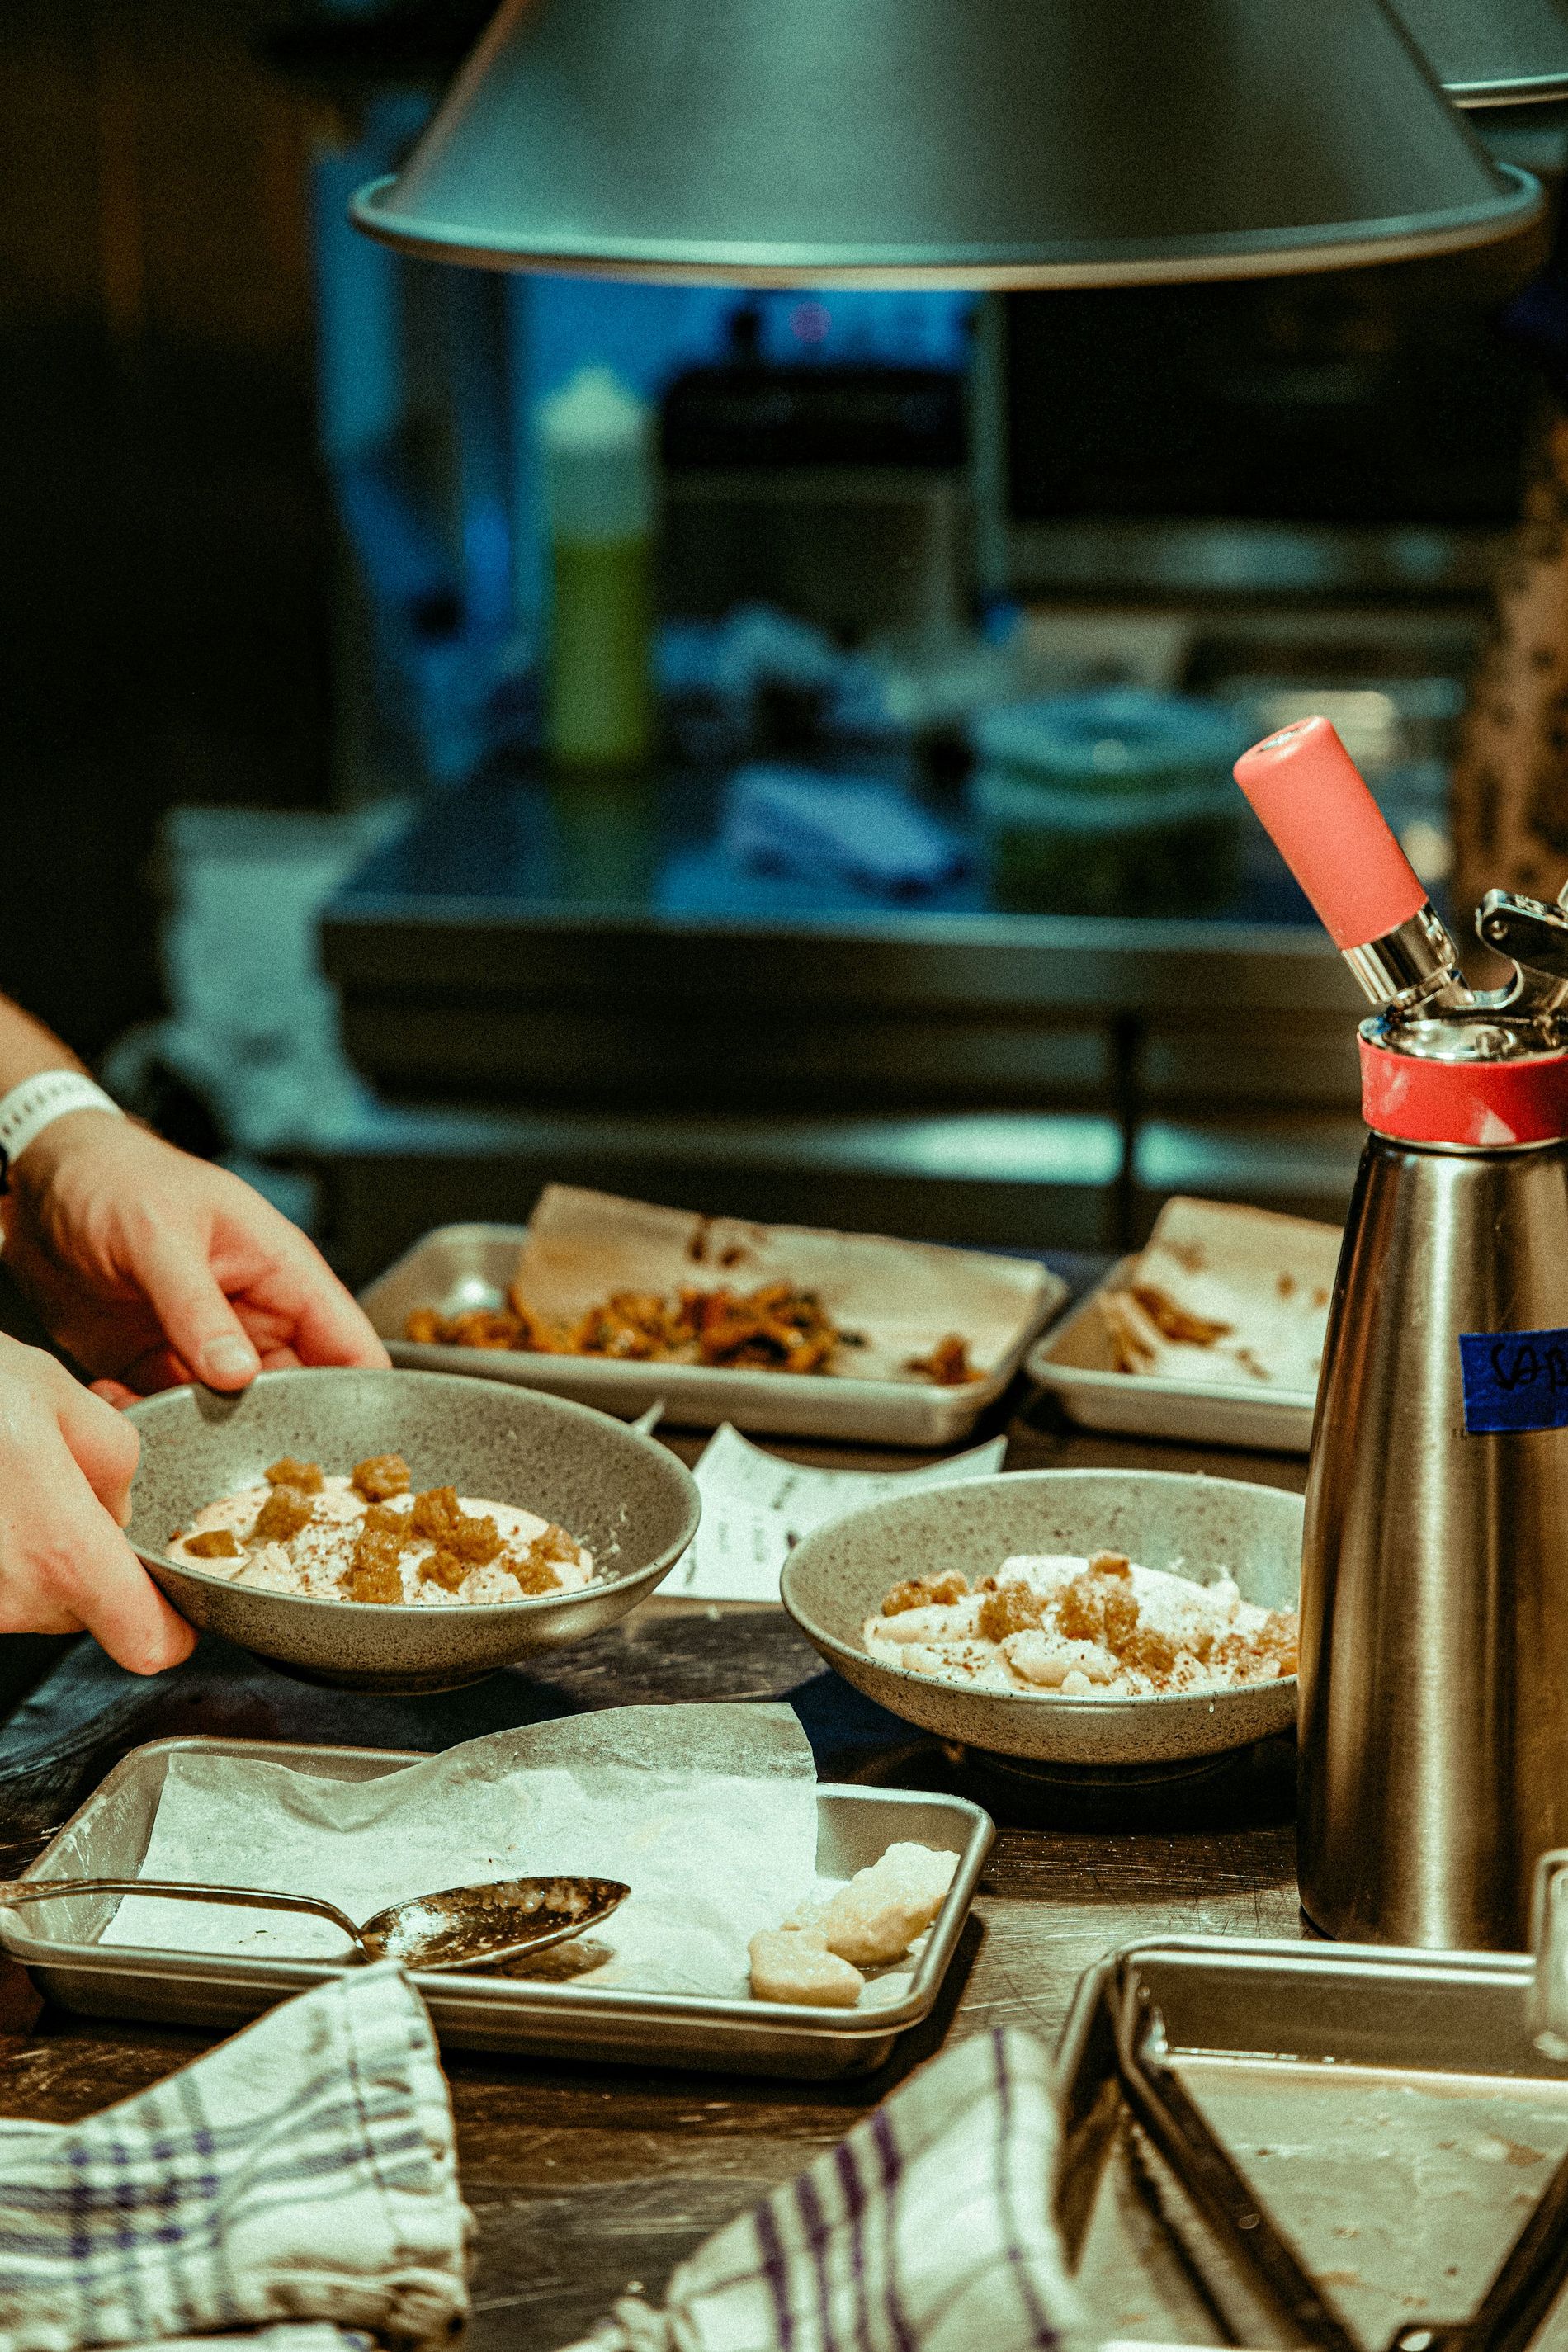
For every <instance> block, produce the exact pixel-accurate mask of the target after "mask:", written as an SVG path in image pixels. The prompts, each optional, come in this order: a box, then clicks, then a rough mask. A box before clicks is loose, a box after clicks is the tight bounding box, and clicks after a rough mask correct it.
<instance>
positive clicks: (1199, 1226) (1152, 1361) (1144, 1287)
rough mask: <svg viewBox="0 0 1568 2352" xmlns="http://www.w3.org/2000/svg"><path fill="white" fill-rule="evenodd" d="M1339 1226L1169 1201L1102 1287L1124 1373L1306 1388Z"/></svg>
mask: <svg viewBox="0 0 1568 2352" xmlns="http://www.w3.org/2000/svg"><path fill="white" fill-rule="evenodd" d="M1339 1244H1340V1236H1339V1234H1338V1233H1337V1231H1336V1230H1335V1228H1334V1227H1333V1226H1331V1225H1319V1224H1314V1223H1310V1222H1309V1221H1308V1220H1307V1219H1306V1218H1303V1217H1282V1216H1279V1215H1276V1214H1275V1213H1272V1212H1271V1211H1268V1210H1263V1209H1246V1208H1237V1207H1233V1206H1230V1205H1228V1204H1226V1203H1225V1202H1216V1201H1187V1200H1173V1201H1168V1202H1166V1204H1165V1206H1164V1208H1163V1211H1162V1212H1161V1214H1160V1219H1159V1222H1158V1223H1157V1224H1156V1225H1155V1227H1154V1231H1153V1233H1152V1235H1151V1237H1150V1240H1149V1244H1148V1246H1147V1248H1146V1249H1144V1250H1143V1252H1142V1255H1140V1256H1139V1257H1138V1258H1137V1259H1135V1260H1134V1261H1133V1263H1132V1265H1131V1266H1130V1267H1129V1268H1128V1269H1127V1271H1126V1273H1125V1274H1124V1275H1123V1276H1122V1278H1121V1281H1120V1282H1118V1283H1116V1284H1114V1285H1112V1286H1110V1287H1109V1288H1107V1289H1105V1290H1104V1291H1102V1292H1101V1293H1100V1318H1101V1320H1102V1322H1103V1324H1104V1327H1105V1331H1106V1335H1107V1338H1108V1339H1109V1342H1110V1358H1111V1362H1112V1364H1113V1365H1114V1367H1115V1369H1116V1370H1118V1371H1119V1372H1137V1373H1143V1374H1153V1375H1154V1376H1156V1377H1157V1378H1160V1379H1163V1380H1174V1381H1183V1382H1190V1381H1199V1382H1202V1383H1204V1384H1205V1385H1208V1386H1213V1385H1215V1384H1220V1385H1225V1386H1230V1387H1237V1388H1247V1387H1251V1386H1253V1385H1256V1384H1263V1385H1268V1386H1273V1387H1277V1388H1286V1389H1293V1390H1296V1391H1301V1392H1304V1393H1306V1394H1308V1395H1310V1393H1311V1392H1312V1391H1313V1390H1314V1389H1315V1388H1316V1387H1317V1384H1318V1371H1319V1367H1320V1365H1321V1361H1322V1355H1323V1342H1324V1338H1325V1335H1326V1332H1327V1328H1328V1317H1329V1297H1330V1294H1331V1289H1332V1286H1333V1277H1334V1264H1335V1260H1336V1257H1337V1255H1338V1252H1339Z"/></svg>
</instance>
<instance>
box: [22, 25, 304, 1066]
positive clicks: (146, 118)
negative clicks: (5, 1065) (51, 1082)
mask: <svg viewBox="0 0 1568 2352" xmlns="http://www.w3.org/2000/svg"><path fill="white" fill-rule="evenodd" d="M257 16H258V11H255V10H253V9H251V8H248V7H247V6H245V5H237V0H5V5H3V6H0V434H3V436H4V437H3V442H0V448H3V452H4V455H3V457H0V812H3V817H4V837H3V843H0V989H5V990H6V991H8V992H12V993H14V994H16V995H17V996H19V997H21V998H22V999H24V1000H25V1001H26V1002H27V1003H30V1004H31V1005H32V1006H34V1007H35V1008H36V1009H37V1011H38V1012H39V1013H42V1014H43V1015H44V1016H45V1017H46V1018H47V1019H48V1020H50V1021H52V1022H53V1023H54V1024H56V1025H57V1026H58V1028H60V1029H61V1030H62V1031H64V1033H65V1034H67V1035H68V1037H69V1038H70V1040H71V1042H72V1043H73V1044H74V1045H77V1046H78V1047H79V1048H80V1049H81V1050H82V1051H84V1052H86V1053H88V1054H92V1053H95V1052H96V1051H98V1050H99V1049H100V1047H101V1046H102V1045H105V1044H106V1043H107V1042H108V1041H109V1040H110V1038H111V1037H112V1036H113V1035H115V1034H117V1032H118V1031H120V1030H121V1029H122V1028H123V1027H124V1026H125V1025H126V1024H127V1023H129V1022H130V1021H132V1020H134V1019H137V1018H139V1017H141V1016H142V1015H143V1014H145V1013H149V1012H152V1011H154V1010H156V1009H157V1006H158V1003H159V984H158V977H157V966H156V956H155V947H154V939H153V924H154V919H155V909H154V903H153V898H152V895H151V890H150V886H149V874H148V866H149V857H150V853H151V850H152V847H153V841H154V838H155V833H156V826H157V822H158V818H159V815H160V814H161V813H162V811H163V809H164V808H166V807H167V806H169V805H170V804H171V803H174V802H192V801H195V802H208V803H225V802H243V803H252V804H257V803H260V804H272V805H275V806H300V805H312V804H315V803H319V802H320V801H321V799H322V797H323V796H324V793H325V790H326V777H327V750H328V736H329V722H330V698H329V691H328V630H327V589H328V573H329V566H330V554H329V548H330V541H329V537H328V531H327V522H326V505H325V499H324V497H323V493H322V489H321V482H320V480H319V478H318V473H317V467H316V462H315V457H314V451H313V438H312V415H311V335H310V266H309V251H308V241H307V203H308V196H307V187H308V182H307V172H308V163H309V155H310V146H311V142H312V139H313V138H315V137H319V136H331V134H332V125H331V121H330V120H328V119H327V117H326V116H325V114H324V113H323V112H322V111H321V108H320V106H319V102H312V101H311V100H308V99H307V98H306V97H305V96H303V95H302V94H300V93H298V92H296V91H294V90H292V89H290V88H289V87H288V86H287V85H285V84H283V83H281V82H279V80H278V79H275V78H274V77H272V76H271V75H269V74H268V71H267V70H266V69H265V68H263V67H262V66H261V65H260V64H259V63H258V62H257V61H256V60H255V59H254V58H253V57H252V54H251V51H250V47H249V44H250V40H251V38H252V36H253V34H254V30H255V26H256V22H257Z"/></svg>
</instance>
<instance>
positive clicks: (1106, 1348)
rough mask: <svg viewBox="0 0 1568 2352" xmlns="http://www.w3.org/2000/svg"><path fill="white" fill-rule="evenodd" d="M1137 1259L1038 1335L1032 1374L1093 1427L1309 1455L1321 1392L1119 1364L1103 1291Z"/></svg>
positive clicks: (1029, 1359) (1030, 1358)
mask: <svg viewBox="0 0 1568 2352" xmlns="http://www.w3.org/2000/svg"><path fill="white" fill-rule="evenodd" d="M1136 1263H1137V1261H1136V1259H1134V1258H1131V1257H1126V1258H1123V1259H1122V1260H1121V1264H1120V1265H1116V1266H1113V1267H1112V1269H1111V1271H1110V1274H1108V1275H1107V1276H1106V1277H1105V1280H1104V1281H1103V1282H1102V1283H1099V1284H1097V1285H1096V1286H1095V1288H1094V1289H1093V1290H1091V1291H1090V1292H1089V1296H1088V1297H1087V1298H1085V1299H1082V1300H1081V1301H1080V1302H1079V1305H1078V1306H1077V1307H1075V1308H1074V1310H1073V1312H1072V1313H1071V1314H1070V1315H1069V1316H1068V1317H1067V1318H1065V1319H1064V1320H1063V1321H1062V1322H1061V1323H1060V1324H1058V1326H1057V1328H1056V1329H1055V1330H1053V1331H1051V1332H1049V1333H1048V1334H1047V1336H1046V1337H1045V1338H1044V1339H1037V1341H1036V1343H1035V1345H1034V1346H1033V1347H1032V1348H1031V1349H1030V1350H1029V1352H1028V1355H1027V1356H1026V1359H1025V1366H1024V1369H1025V1370H1026V1372H1027V1373H1028V1375H1029V1378H1030V1379H1031V1380H1032V1381H1036V1382H1037V1385H1038V1386H1039V1387H1041V1388H1043V1389H1049V1390H1050V1391H1052V1393H1053V1394H1054V1395H1056V1396H1058V1397H1059V1398H1060V1399H1061V1402H1062V1409H1063V1411H1064V1412H1067V1413H1068V1415H1069V1416H1070V1417H1071V1419H1072V1420H1074V1421H1076V1422H1078V1423H1079V1424H1080V1425H1081V1426H1082V1427H1083V1428H1085V1429H1100V1430H1111V1431H1114V1432H1116V1433H1118V1434H1120V1435H1124V1436H1128V1437H1175V1438H1181V1439H1183V1440H1184V1441H1185V1442H1186V1443H1187V1444H1194V1445H1247V1446H1256V1447H1258V1448H1259V1449H1260V1450H1261V1451H1263V1452H1266V1453H1271V1454H1305V1453H1306V1452H1307V1450H1308V1448H1309V1447H1310V1444H1311V1442H1312V1409H1313V1406H1314V1405H1315V1403H1316V1402H1317V1400H1316V1398H1315V1397H1311V1396H1307V1395H1305V1394H1302V1393H1301V1392H1300V1391H1297V1390H1294V1389H1274V1390H1264V1391H1259V1390H1258V1389H1257V1388H1246V1389H1238V1388H1221V1387H1218V1386H1210V1385H1208V1384H1206V1383H1205V1382H1203V1381H1170V1380H1160V1379H1156V1378H1155V1377H1154V1376H1153V1375H1152V1374H1150V1373H1145V1372H1119V1371H1118V1370H1116V1367H1115V1364H1114V1362H1113V1361H1112V1359H1111V1353H1110V1339H1109V1338H1108V1336H1107V1333H1106V1328H1105V1324H1104V1322H1103V1320H1102V1318H1101V1316H1100V1292H1101V1291H1102V1290H1110V1289H1114V1288H1115V1287H1116V1286H1117V1285H1118V1284H1120V1283H1124V1282H1125V1281H1126V1280H1127V1278H1128V1275H1129V1273H1130V1271H1131V1268H1132V1266H1133V1265H1136Z"/></svg>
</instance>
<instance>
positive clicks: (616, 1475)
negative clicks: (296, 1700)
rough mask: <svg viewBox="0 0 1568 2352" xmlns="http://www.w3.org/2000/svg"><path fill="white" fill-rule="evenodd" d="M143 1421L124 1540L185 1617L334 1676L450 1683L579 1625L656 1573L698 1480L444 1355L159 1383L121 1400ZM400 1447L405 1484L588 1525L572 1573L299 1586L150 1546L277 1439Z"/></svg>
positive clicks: (324, 1458) (306, 1447)
mask: <svg viewBox="0 0 1568 2352" xmlns="http://www.w3.org/2000/svg"><path fill="white" fill-rule="evenodd" d="M128 1418H129V1419H130V1420H132V1421H133V1422H134V1423H135V1424H136V1427H137V1430H138V1432H139V1433H140V1435H141V1439H142V1462H141V1466H140V1468H139V1469H138V1471H137V1473H136V1485H135V1488H134V1491H133V1494H132V1503H133V1506H134V1509H133V1515H132V1521H131V1528H130V1535H131V1540H132V1543H133V1544H134V1546H135V1547H136V1550H137V1552H138V1553H139V1555H140V1556H141V1558H142V1560H143V1562H144V1563H145V1565H146V1568H147V1570H148V1573H149V1574H150V1575H151V1576H153V1578H154V1579H155V1580H156V1581H157V1582H158V1583H159V1584H160V1585H161V1586H162V1587H163V1591H164V1592H166V1593H167V1595H168V1597H169V1599H170V1600H171V1601H173V1602H174V1607H175V1608H176V1609H177V1610H178V1611H179V1612H180V1614H181V1615H182V1616H183V1617H187V1618H189V1620H190V1622H191V1623H192V1624H193V1625H200V1626H202V1627H204V1628H205V1629H208V1630H210V1631H211V1632H213V1633H222V1634H224V1635H225V1636H226V1639H227V1640H229V1641H231V1642H237V1643H240V1644H241V1645H242V1646H243V1647H244V1648H245V1649H247V1650H255V1651H258V1653H259V1654H260V1655H261V1656H262V1657H264V1658H271V1659H273V1660H274V1661H275V1662H276V1664H279V1665H280V1666H283V1667H285V1668H286V1669H287V1670H288V1671H289V1673H291V1674H296V1675H305V1676H306V1677H308V1678H309V1679H310V1680H311V1681H313V1682H323V1683H331V1684H335V1685H337V1686H338V1687H340V1688H341V1689H344V1690H384V1691H437V1690H455V1689H457V1688H458V1687H459V1686H460V1685H462V1684H464V1683H471V1682H478V1681H479V1678H480V1676H481V1675H488V1674H490V1673H492V1672H493V1671H494V1669H495V1668H496V1667H497V1666H503V1665H507V1664H510V1662H511V1661H512V1660H513V1659H515V1658H521V1657H522V1656H524V1655H525V1654H527V1653H528V1652H529V1651H531V1650H542V1649H550V1648H553V1647H555V1646H556V1645H558V1644H559V1643H565V1642H580V1641H582V1640H583V1639H584V1637H585V1636H586V1635H587V1634H590V1633H598V1632H599V1630H600V1629H601V1627H603V1626H605V1625H609V1624H613V1623H614V1622H615V1620H616V1618H617V1617H624V1616H625V1614H626V1611H627V1610H628V1609H630V1608H632V1607H633V1606H634V1605H635V1603H636V1602H637V1601H640V1600H642V1599H643V1597H644V1595H645V1594H647V1593H649V1592H651V1591H653V1589H654V1587H655V1585H656V1584H658V1581H659V1580H660V1578H661V1577H664V1576H666V1575H668V1572H669V1570H671V1569H672V1568H673V1567H674V1565H675V1563H676V1561H677V1560H678V1559H679V1558H680V1555H681V1553H682V1552H683V1551H684V1550H685V1549H686V1547H687V1545H688V1544H689V1542H690V1541H691V1538H692V1537H693V1535H694V1534H695V1533H696V1530H697V1519H698V1513H699V1510H700V1504H699V1501H698V1496H697V1486H696V1482H695V1481H694V1480H693V1478H692V1476H691V1474H690V1472H689V1471H688V1470H687V1469H685V1468H684V1467H683V1466H682V1465H681V1464H680V1463H679V1462H678V1461H677V1460H676V1458H675V1456H674V1454H670V1453H668V1451H667V1450H666V1448H665V1447H664V1446H662V1445H658V1444H656V1443H655V1442H654V1440H653V1439H652V1438H650V1437H645V1436H643V1435H641V1434H640V1433H638V1432H637V1431H636V1430H632V1429H627V1428H626V1426H625V1425H624V1424H623V1423H620V1422H618V1421H613V1420H612V1419H611V1418H610V1417H609V1415H608V1414H607V1413H603V1412H594V1411H592V1409H591V1408H590V1407H589V1406H587V1405H581V1404H571V1403H569V1402H567V1400H566V1399H565V1398H564V1397H553V1396H544V1395H542V1394H540V1393H539V1392H538V1391H535V1390H532V1389H513V1388H503V1387H501V1386H500V1383H499V1382H498V1381H476V1380H470V1379H466V1378H465V1377H464V1376H463V1375H462V1374H460V1373H456V1372H409V1371H386V1372H383V1371H358V1370H349V1371H290V1372H264V1373H263V1374H262V1376H261V1378H260V1379H259V1380H258V1381H256V1382H255V1383H254V1385H253V1386H252V1387H250V1388H248V1389H246V1390H244V1391H242V1392H241V1393H240V1394H239V1395H238V1396H232V1397H229V1396H217V1395H215V1394H214V1393H213V1392H212V1391H210V1390H208V1389H189V1388H185V1389H169V1390H167V1391H164V1393H163V1395H161V1396H154V1397H148V1398H146V1399H145V1400H144V1401H143V1402H142V1403H140V1404H135V1405H132V1407H131V1408H130V1411H129V1413H128ZM389 1453H397V1454H405V1455H406V1457H407V1460H408V1463H409V1465H410V1467H411V1469H412V1470H413V1473H414V1483H415V1485H416V1486H456V1487H457V1488H458V1492H459V1493H460V1494H465V1495H482V1496H486V1497H487V1498H488V1499H489V1500H490V1501H493V1502H497V1503H516V1504H518V1505H520V1506H521V1507H522V1508H524V1509H526V1510H530V1511H536V1512H537V1513H538V1514H539V1515H540V1517H542V1518H547V1519H553V1520H554V1521H555V1522H556V1524H557V1525H558V1526H560V1527H563V1528H566V1530H567V1531H568V1533H569V1534H571V1535H573V1536H575V1537H576V1538H578V1540H579V1541H580V1542H583V1543H585V1544H586V1545H587V1546H588V1548H589V1549H590V1550H591V1551H592V1553H593V1554H594V1559H595V1567H596V1570H597V1573H596V1575H595V1580H594V1582H593V1583H592V1584H589V1585H586V1586H584V1588H583V1589H582V1590H581V1591H576V1592H563V1593H545V1594H542V1595H541V1596H540V1597H538V1598H537V1599H534V1600H529V1601H506V1602H501V1603H499V1604H497V1605H495V1606H486V1607H480V1608H468V1607H463V1608H458V1609H407V1608H400V1607H386V1606H382V1605H378V1604H373V1603H369V1602H363V1601H304V1600H300V1599H299V1598H297V1597H296V1596H295V1595H293V1594H291V1593H286V1592H263V1591H256V1590H255V1589H254V1588H250V1589H247V1587H245V1586H243V1585H234V1584H229V1583H226V1581H225V1580H224V1579H223V1578H222V1577H220V1576H211V1575H207V1574H205V1573H204V1572H203V1571H202V1570H198V1569H195V1568H190V1567H185V1566H178V1567H177V1566H176V1565H175V1563H174V1561H173V1560H171V1559H166V1558H165V1557H164V1555H163V1552H162V1551H161V1550H160V1549H159V1547H160V1545H162V1544H164V1543H166V1542H167V1541H168V1539H169V1537H170V1535H171V1534H172V1533H173V1532H174V1529H175V1528H184V1527H188V1526H189V1525H190V1523H191V1519H192V1517H194V1515H195V1512H196V1511H197V1510H199V1509H200V1507H202V1505H203V1504H204V1503H210V1502H213V1501H214V1500H216V1497H217V1496H220V1495H226V1494H230V1493H232V1492H233V1491H234V1489H235V1488H236V1487H239V1486H253V1485H255V1484H256V1482H257V1481H258V1479H259V1478H260V1476H261V1475H262V1472H263V1471H264V1470H265V1469H266V1467H267V1465H268V1463H269V1462H276V1461H277V1460H279V1457H280V1456H281V1455H283V1454H293V1455H294V1456H295V1457H296V1459H298V1460H301V1461H310V1462H320V1463H321V1465H322V1466H323V1467H324V1468H325V1469H327V1470H330V1471H341V1470H348V1469H351V1468H352V1467H353V1465H354V1463H356V1462H359V1461H363V1458H364V1457H365V1455H366V1454H389Z"/></svg>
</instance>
